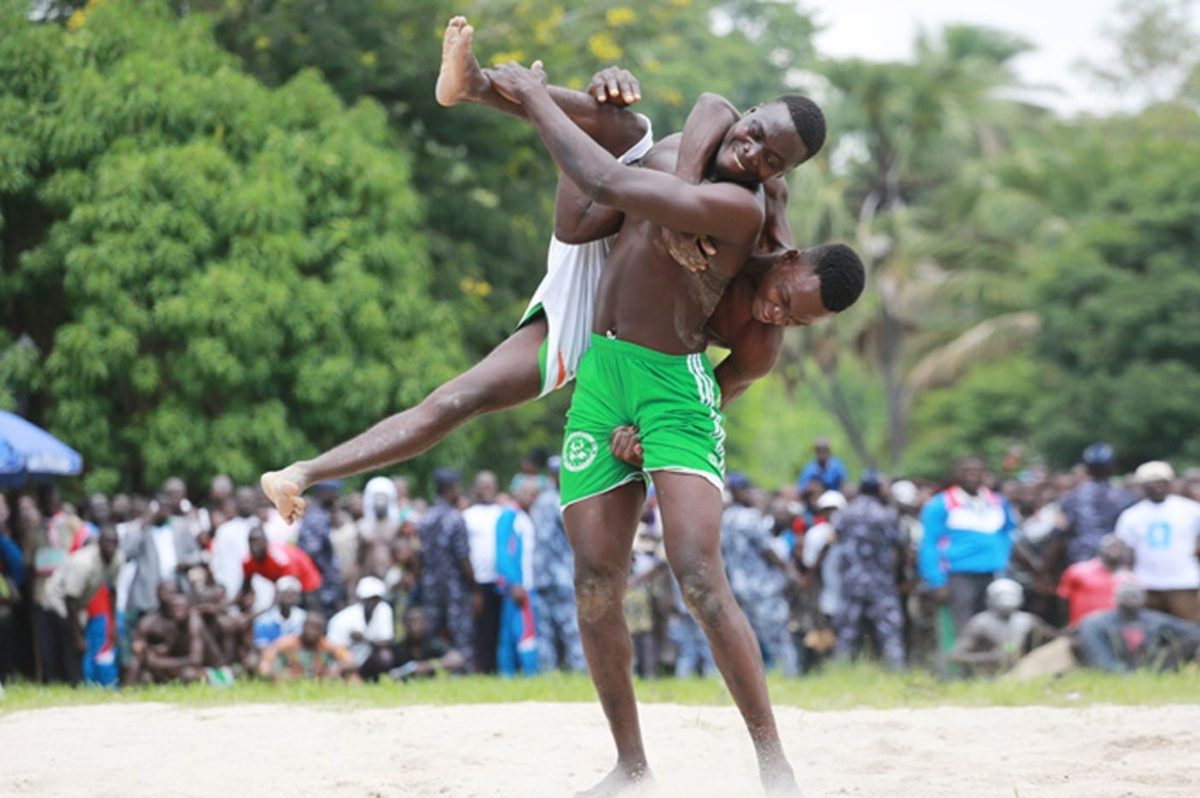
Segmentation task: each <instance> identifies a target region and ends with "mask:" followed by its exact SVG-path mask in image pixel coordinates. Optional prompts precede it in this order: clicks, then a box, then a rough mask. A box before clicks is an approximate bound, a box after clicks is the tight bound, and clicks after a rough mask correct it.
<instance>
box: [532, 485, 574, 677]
mask: <svg viewBox="0 0 1200 798" xmlns="http://www.w3.org/2000/svg"><path fill="white" fill-rule="evenodd" d="M529 515H530V517H531V518H532V519H533V534H534V546H533V586H534V596H533V619H534V622H535V623H536V624H537V639H538V659H539V664H540V666H541V669H542V670H543V671H550V670H554V669H555V668H558V667H560V666H565V667H566V668H568V669H569V670H573V671H584V670H587V663H586V662H585V661H584V658H583V642H582V641H581V640H580V638H579V619H578V618H577V617H576V614H575V558H574V554H573V553H572V552H571V545H570V543H569V542H568V541H567V533H566V530H565V529H563V518H562V509H561V508H560V507H559V497H558V491H557V490H556V489H555V488H553V487H550V488H547V489H546V490H543V491H542V492H541V493H540V494H538V497H537V500H536V501H535V502H534V503H533V506H532V507H530V508H529ZM560 646H561V648H562V656H561V657H560V656H559V654H558V650H559V647H560Z"/></svg>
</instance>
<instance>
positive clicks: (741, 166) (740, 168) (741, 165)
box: [733, 150, 746, 172]
mask: <svg viewBox="0 0 1200 798" xmlns="http://www.w3.org/2000/svg"><path fill="white" fill-rule="evenodd" d="M733 162H734V163H736V164H737V167H738V171H741V172H745V171H746V165H745V164H744V163H742V159H741V158H739V157H738V154H737V150H734V151H733Z"/></svg>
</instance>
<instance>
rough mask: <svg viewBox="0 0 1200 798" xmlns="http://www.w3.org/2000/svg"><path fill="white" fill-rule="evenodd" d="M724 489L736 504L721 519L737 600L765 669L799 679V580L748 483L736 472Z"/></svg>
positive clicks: (723, 554) (723, 555)
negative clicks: (792, 615) (794, 629)
mask: <svg viewBox="0 0 1200 798" xmlns="http://www.w3.org/2000/svg"><path fill="white" fill-rule="evenodd" d="M726 485H727V486H728V487H729V491H730V494H731V496H732V501H731V502H730V504H729V506H728V507H726V508H725V511H724V513H723V514H722V516H721V558H722V559H723V560H724V561H725V572H726V574H728V576H729V586H730V588H731V590H732V591H733V597H734V598H735V599H736V600H737V603H738V604H739V605H740V606H741V608H742V611H743V612H745V613H746V618H747V619H748V620H749V621H750V628H752V629H753V630H754V634H755V636H756V637H757V638H758V643H759V646H760V647H761V648H762V650H763V654H764V659H765V663H764V664H765V666H766V667H767V668H768V669H771V668H775V669H778V670H779V671H781V672H782V673H783V674H784V675H785V676H796V675H798V674H799V672H800V663H799V658H798V656H797V653H796V647H795V646H794V645H793V644H792V639H791V635H790V634H789V632H788V600H787V589H788V585H789V583H796V582H797V581H799V580H798V577H797V576H796V574H795V572H794V570H793V569H792V567H791V566H790V565H789V564H788V562H787V561H786V560H784V559H783V558H781V557H780V556H779V553H778V552H777V551H776V550H775V547H774V545H773V542H774V538H773V537H772V535H771V532H772V530H773V528H774V526H775V523H774V520H773V519H772V518H769V517H767V516H766V515H765V514H763V512H762V511H761V510H759V509H758V508H757V507H755V506H754V503H753V493H752V491H753V487H752V485H751V483H750V479H749V478H748V477H747V476H746V475H745V474H742V473H740V472H737V471H735V472H732V473H730V474H729V476H728V478H727V479H726Z"/></svg>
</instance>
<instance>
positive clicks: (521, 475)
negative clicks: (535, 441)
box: [508, 448, 550, 496]
mask: <svg viewBox="0 0 1200 798" xmlns="http://www.w3.org/2000/svg"><path fill="white" fill-rule="evenodd" d="M546 462H547V458H546V452H545V450H544V449H541V448H538V449H534V450H533V451H531V452H529V453H528V454H526V455H525V456H524V457H522V458H521V465H520V466H519V468H518V470H517V473H515V474H513V478H512V479H511V480H510V481H509V483H508V492H509V493H510V494H511V495H513V496H515V495H516V494H517V491H518V490H520V489H521V486H522V485H524V484H525V483H526V482H532V483H534V487H536V488H537V490H538V492H539V493H540V492H542V491H544V490H545V489H546V488H548V487H550V478H549V477H547V476H546V475H545V474H543V473H542V471H543V469H545V468H546Z"/></svg>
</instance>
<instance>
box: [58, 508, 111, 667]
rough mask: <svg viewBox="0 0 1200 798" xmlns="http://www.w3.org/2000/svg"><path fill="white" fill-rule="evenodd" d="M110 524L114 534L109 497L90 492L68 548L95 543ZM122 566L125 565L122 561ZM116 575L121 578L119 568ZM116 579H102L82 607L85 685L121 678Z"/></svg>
mask: <svg viewBox="0 0 1200 798" xmlns="http://www.w3.org/2000/svg"><path fill="white" fill-rule="evenodd" d="M110 527H111V528H112V530H113V532H114V533H115V532H116V527H114V526H113V524H112V512H111V507H110V505H109V503H108V497H107V496H105V495H104V494H102V493H94V494H92V495H91V496H89V497H88V503H87V513H86V520H85V521H84V524H83V526H82V527H80V529H79V532H78V533H76V535H75V540H74V542H73V543H72V544H71V551H72V552H75V551H78V550H79V549H80V548H82V547H83V546H85V545H87V544H88V543H89V542H95V541H96V540H98V539H99V537H100V533H101V531H102V530H104V529H108V528H110ZM119 539H120V538H119V536H118V540H119ZM121 567H122V568H123V567H124V562H122V564H121ZM117 578H118V579H119V578H120V571H119V570H118V574H117ZM116 581H117V580H112V581H111V582H109V581H105V583H104V584H102V585H101V586H100V589H99V590H97V591H96V594H95V595H94V596H92V598H91V601H89V602H88V603H87V606H86V607H85V608H84V610H85V612H86V614H87V624H86V626H84V630H83V634H84V642H85V643H86V645H87V650H86V651H85V652H84V654H83V681H84V683H86V684H97V685H100V686H102V687H116V685H117V683H118V682H119V681H120V668H119V667H118V664H117V631H116V628H115V627H116V623H115V617H114V614H113V609H114V606H115V601H114V599H115V594H114V587H113V584H114V583H115V582H116Z"/></svg>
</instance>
